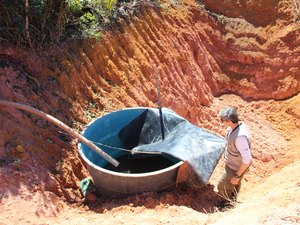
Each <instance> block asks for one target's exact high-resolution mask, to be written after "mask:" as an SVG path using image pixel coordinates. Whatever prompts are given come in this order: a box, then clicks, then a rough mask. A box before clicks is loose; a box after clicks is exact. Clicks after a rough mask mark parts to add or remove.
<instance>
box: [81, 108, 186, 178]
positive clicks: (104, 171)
mask: <svg viewBox="0 0 300 225" xmlns="http://www.w3.org/2000/svg"><path fill="white" fill-rule="evenodd" d="M132 109H154V108H153V107H129V108H123V109H118V110H115V111H112V112H109V113H115V112H118V111H123V110H132ZM109 113H106V114H103V115H101V116H99V117H97V118H95V119H94V120H92V121H91V122H89V123H88V124H87V125H86V126H85V128H84V129H83V130H82V132H81V134H82V135H84V133H85V131H86V129H87V127H88V126H90V125H91V124H92V123H94V122H95V121H96V120H98V119H101V118H102V117H104V116H106V115H108V114H109ZM81 145H82V143H80V142H79V143H78V145H77V147H78V149H79V154H80V156H81V157H82V158H83V160H84V161H85V162H86V163H87V164H88V165H89V166H90V167H92V168H94V169H96V170H99V171H101V172H103V173H107V174H111V175H115V176H120V177H144V176H155V175H157V174H161V173H165V172H168V171H171V170H173V169H175V168H177V167H180V166H181V165H182V164H183V161H182V160H181V161H179V162H177V163H175V164H174V165H172V166H169V167H167V168H164V169H161V170H156V171H152V172H147V173H133V174H127V173H119V172H115V171H111V170H107V169H104V168H103V167H100V166H97V165H95V164H94V163H92V162H91V161H90V160H89V159H88V158H87V157H85V155H84V154H83V153H82V150H81V149H82V148H81Z"/></svg>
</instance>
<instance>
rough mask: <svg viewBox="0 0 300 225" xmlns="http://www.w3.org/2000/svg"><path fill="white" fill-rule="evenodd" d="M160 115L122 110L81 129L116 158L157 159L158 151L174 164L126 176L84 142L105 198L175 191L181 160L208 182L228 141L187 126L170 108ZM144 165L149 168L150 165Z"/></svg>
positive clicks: (154, 111)
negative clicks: (147, 192)
mask: <svg viewBox="0 0 300 225" xmlns="http://www.w3.org/2000/svg"><path fill="white" fill-rule="evenodd" d="M161 112H162V119H163V120H162V121H163V123H162V122H161V117H160V112H159V110H158V109H154V108H128V109H123V110H119V111H115V112H111V113H109V114H106V115H104V116H102V117H100V118H98V119H97V120H95V121H93V122H92V123H90V124H89V125H88V126H87V127H86V129H85V130H84V131H83V135H84V136H85V137H86V138H88V139H89V140H91V141H93V142H96V143H101V145H99V147H100V148H101V149H102V150H103V151H105V152H106V153H108V154H109V155H111V156H112V157H113V158H116V159H117V160H118V159H120V157H122V156H124V155H125V157H128V158H130V159H136V160H137V161H139V160H141V161H142V160H144V159H145V158H147V157H149V158H151V157H152V158H153V157H154V158H155V157H156V156H157V154H155V153H158V154H159V155H161V156H163V157H165V158H167V159H168V160H169V161H170V162H171V164H168V165H166V166H165V167H164V166H163V167H158V169H157V170H154V171H151V170H149V171H148V170H147V169H145V171H146V172H141V173H140V172H138V173H132V172H130V173H126V171H125V172H124V170H121V169H120V171H121V172H119V171H118V168H117V169H116V170H115V169H113V168H112V167H109V166H108V165H107V164H108V162H107V161H106V160H105V159H103V158H102V157H101V156H100V155H98V154H97V153H96V152H94V151H93V150H91V149H90V148H89V147H87V146H86V145H84V144H81V143H80V144H79V152H80V154H81V156H82V158H83V159H84V160H85V161H86V163H87V168H88V170H89V172H90V174H91V176H92V177H93V180H94V182H95V185H96V187H97V189H98V191H99V192H100V193H101V194H103V195H106V196H126V195H130V194H135V193H141V192H146V191H161V190H168V189H171V188H174V187H175V184H176V178H177V174H178V169H179V167H180V166H181V165H182V164H183V161H187V162H188V164H189V166H190V167H191V168H192V170H193V172H194V173H195V174H196V176H197V178H198V179H199V180H200V181H201V182H202V183H207V182H208V180H209V178H210V176H211V174H212V172H213V170H214V168H215V166H216V164H217V162H218V160H219V158H220V156H221V154H222V153H223V151H224V146H225V140H224V139H223V138H221V137H219V136H217V135H215V134H213V133H211V132H209V131H207V130H204V129H201V128H199V127H197V126H195V125H193V124H191V123H189V122H188V121H187V120H185V119H184V118H182V117H180V116H179V115H177V114H176V113H175V112H174V111H172V110H170V109H167V108H163V109H162V111H161ZM162 127H163V133H164V137H165V138H164V140H162ZM122 149H128V151H124V150H122ZM150 153H151V154H150ZM164 163H165V162H162V163H161V164H164ZM151 164H152V162H151ZM122 165H123V162H120V165H119V166H118V167H120V168H122ZM142 166H145V167H146V164H145V165H142ZM160 166H162V165H160Z"/></svg>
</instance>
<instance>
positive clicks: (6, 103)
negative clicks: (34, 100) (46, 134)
mask: <svg viewBox="0 0 300 225" xmlns="http://www.w3.org/2000/svg"><path fill="white" fill-rule="evenodd" d="M1 105H2V106H9V107H15V108H18V109H22V110H25V111H27V112H30V113H33V114H35V115H37V116H40V117H42V118H44V119H46V120H48V121H49V122H51V123H54V124H55V125H56V126H58V127H60V128H62V129H63V130H65V131H66V132H68V133H69V134H70V135H72V136H73V137H75V138H77V139H78V140H79V141H81V142H82V143H84V144H86V145H87V146H89V147H90V148H91V149H93V150H94V151H95V152H97V153H98V154H99V155H101V156H102V157H103V158H104V159H106V160H107V161H108V162H110V163H111V164H112V165H114V166H115V167H117V166H118V165H119V162H118V161H117V160H115V159H114V158H112V157H111V156H110V155H108V154H107V153H105V152H104V151H103V150H101V149H100V148H98V147H97V146H96V145H94V144H93V143H92V142H91V141H89V140H88V139H86V138H85V137H84V136H82V135H81V134H79V133H77V132H76V131H75V130H73V129H72V128H71V127H69V126H67V125H66V124H64V123H63V122H61V121H60V120H58V119H56V118H54V117H53V116H51V115H49V114H47V113H44V112H42V111H40V110H37V109H35V108H32V107H30V106H26V105H23V104H20V103H16V102H10V101H4V100H0V106H1Z"/></svg>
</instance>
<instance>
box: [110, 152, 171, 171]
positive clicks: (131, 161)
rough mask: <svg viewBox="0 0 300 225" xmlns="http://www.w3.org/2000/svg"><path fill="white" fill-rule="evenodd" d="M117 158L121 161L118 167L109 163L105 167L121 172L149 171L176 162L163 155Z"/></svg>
mask: <svg viewBox="0 0 300 225" xmlns="http://www.w3.org/2000/svg"><path fill="white" fill-rule="evenodd" d="M116 160H117V161H118V162H119V163H120V164H119V166H118V167H115V166H113V165H111V164H110V163H108V164H107V165H106V166H105V167H104V169H107V170H110V171H115V172H120V173H147V172H153V171H157V170H161V169H165V168H167V167H170V166H172V165H174V164H175V163H174V162H172V161H171V160H169V159H168V158H166V157H164V156H161V155H154V156H153V155H150V156H142V157H140V156H131V155H123V156H120V157H118V158H116Z"/></svg>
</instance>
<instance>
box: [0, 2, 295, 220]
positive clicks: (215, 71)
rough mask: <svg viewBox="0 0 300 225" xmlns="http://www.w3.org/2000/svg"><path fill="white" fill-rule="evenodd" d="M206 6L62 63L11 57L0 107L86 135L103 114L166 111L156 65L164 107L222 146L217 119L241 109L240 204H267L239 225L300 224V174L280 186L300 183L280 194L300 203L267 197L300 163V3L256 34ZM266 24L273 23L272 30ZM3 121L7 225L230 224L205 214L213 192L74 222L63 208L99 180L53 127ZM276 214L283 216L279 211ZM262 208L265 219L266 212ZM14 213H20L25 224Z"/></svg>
mask: <svg viewBox="0 0 300 225" xmlns="http://www.w3.org/2000/svg"><path fill="white" fill-rule="evenodd" d="M165 2H166V3H168V1H165ZM178 2H179V1H178ZM202 2H210V4H209V5H207V7H206V8H207V9H209V10H212V11H209V10H208V11H207V10H202V8H201V7H199V6H198V5H197V3H196V1H192V0H188V1H182V2H181V1H180V4H178V5H177V6H176V7H173V6H172V4H171V3H170V4H167V5H166V8H167V9H168V10H165V11H160V12H158V11H157V10H156V11H155V10H152V9H147V8H146V9H143V11H142V13H141V15H140V17H139V18H136V19H134V18H133V19H132V20H131V21H130V22H128V23H125V22H124V24H123V25H124V28H123V30H122V32H107V33H103V37H102V39H101V41H100V42H97V43H94V42H92V43H91V42H89V41H88V42H86V43H80V44H78V43H77V44H76V43H73V44H71V45H69V46H67V47H62V48H61V50H59V51H57V52H56V51H55V50H53V48H51V49H49V50H45V53H46V54H45V55H42V56H41V55H38V54H36V53H35V52H33V51H30V50H26V49H21V48H17V47H16V48H14V47H9V48H7V46H1V51H0V53H1V63H0V72H1V76H0V85H1V88H0V93H1V98H2V99H5V100H11V101H18V102H22V103H24V104H27V105H31V106H35V107H38V108H40V109H41V110H43V111H45V112H47V113H49V114H51V115H54V116H56V117H57V118H59V119H60V120H62V121H64V122H66V123H67V124H69V125H72V126H73V128H75V129H78V130H80V131H81V130H82V129H83V127H85V125H86V124H87V123H88V122H89V121H90V119H91V117H92V118H94V117H95V115H96V116H97V117H98V116H101V115H103V114H105V113H107V112H111V111H113V110H117V109H121V108H125V107H136V106H149V107H154V106H156V99H157V96H156V87H155V77H154V76H153V74H154V73H153V64H154V63H155V64H156V65H157V66H158V72H159V74H160V78H161V84H162V89H161V95H162V105H164V106H167V107H170V108H172V109H173V110H174V111H176V112H177V113H178V114H180V115H181V116H183V117H185V118H187V119H189V120H190V121H192V122H193V123H195V124H197V125H199V126H201V127H205V128H206V129H209V130H212V131H214V132H216V133H218V134H222V135H225V134H224V130H225V128H224V127H221V126H220V124H219V122H218V121H217V120H216V118H217V112H218V110H219V109H220V108H222V107H225V106H228V105H231V106H237V107H238V108H239V110H240V111H239V112H240V115H242V117H243V120H245V121H246V122H247V124H248V125H249V127H250V129H251V130H252V135H253V145H252V147H253V157H254V160H255V162H254V164H253V166H252V168H251V170H250V171H249V173H248V174H247V176H246V184H245V185H244V187H245V189H244V190H243V192H241V197H242V199H244V200H247V201H248V202H249V201H251V199H252V198H253V196H254V195H256V196H257V199H258V200H257V204H255V202H252V203H251V204H252V205H250V206H249V205H248V206H247V205H242V207H244V208H246V209H247V210H244V208H243V210H241V211H240V212H238V213H236V214H235V211H232V212H230V215H233V219H236V218H237V217H238V218H244V219H245V220H247V219H250V217H251V219H253V220H254V223H252V224H260V222H261V221H264V220H265V219H266V218H268V219H269V220H270V221H271V222H270V223H269V224H280V223H283V220H280V219H282V218H283V219H284V218H290V219H291V220H292V217H291V215H295V218H296V219H294V221H298V222H299V219H298V220H297V216H298V218H299V208H287V209H289V211H288V212H287V213H286V214H284V213H285V211H284V210H283V209H285V208H281V207H282V206H290V205H291V202H293V203H294V202H297V199H296V198H295V196H297V195H296V194H297V193H299V181H293V182H294V183H290V182H286V181H287V180H288V179H287V178H288V176H291V177H290V178H292V177H296V178H297V177H298V175H297V172H294V173H291V172H287V173H285V174H284V175H283V176H284V177H274V180H276V181H277V182H278V183H280V184H286V183H288V185H292V184H293V186H287V187H286V188H285V189H284V191H283V192H282V193H285V194H288V193H290V194H291V195H290V196H289V198H286V200H284V199H283V197H281V196H280V195H277V194H276V193H280V192H273V191H277V187H278V186H280V185H277V184H276V182H274V181H272V180H271V181H270V182H269V183H266V185H269V186H265V187H262V188H260V186H259V185H260V184H262V183H264V182H265V181H266V179H267V178H268V177H269V176H270V175H272V174H273V175H274V174H275V175H276V173H277V172H279V171H280V169H282V168H283V167H285V166H287V165H289V164H291V163H292V162H294V161H297V160H299V149H300V144H299V137H300V134H299V127H300V125H299V124H300V122H299V118H300V115H299V102H300V101H299V99H300V96H299V94H298V93H299V90H300V82H299V71H300V70H299V68H300V57H299V55H300V54H299V52H300V50H299V43H300V38H299V37H300V36H299V32H300V31H299V22H298V21H299V10H298V8H299V3H298V1H288V0H281V1H273V2H274V3H276V4H277V3H278V7H276V8H272V10H278V13H279V14H280V15H279V17H278V19H277V20H273V19H272V20H268V19H267V18H262V17H268V16H269V15H270V14H269V13H261V14H259V17H255V20H257V21H263V22H264V24H257V23H256V26H254V25H253V24H251V23H248V22H247V21H250V22H251V21H252V20H251V19H253V18H250V19H248V20H247V21H246V20H245V19H243V18H242V16H241V15H237V16H234V17H235V18H231V17H230V16H233V15H232V14H231V13H233V12H234V13H235V12H237V10H235V9H232V10H229V12H228V10H227V8H223V10H224V11H223V12H221V13H223V15H225V16H222V15H219V14H217V13H220V11H219V10H215V9H216V7H217V8H219V6H220V3H222V4H223V3H224V1H202ZM240 2H241V1H240ZM243 2H244V3H247V2H248V3H249V4H250V3H251V4H254V3H253V1H243ZM260 2H263V1H260ZM264 2H265V4H266V5H262V6H261V7H260V6H259V5H257V7H259V9H260V10H263V9H264V8H269V7H267V1H264ZM212 4H215V5H212ZM224 4H230V3H228V2H226V3H224ZM248 8H249V7H246V6H245V7H244V9H248ZM214 10H215V13H214V12H213V11H214ZM226 10H227V11H226ZM253 10H255V9H253ZM225 11H226V12H225ZM246 11H247V10H244V12H242V13H241V14H243V13H246ZM228 13H229V14H228ZM252 15H256V13H255V12H253V13H252ZM273 15H274V14H273ZM226 16H229V17H226ZM248 18H249V17H248ZM272 18H273V16H272ZM261 19H263V20H261ZM267 22H271V23H270V24H269V25H267V26H265V23H267ZM259 25H264V26H261V27H259ZM63 53H66V54H65V55H64V54H63ZM3 59H5V60H4V61H5V63H2V62H3ZM253 100H255V101H253ZM0 122H1V130H0V133H1V139H0V147H1V148H0V157H1V159H0V166H1V174H0V176H1V180H2V181H3V182H2V183H1V187H0V190H1V211H2V212H3V217H2V219H3V220H2V222H3V223H4V224H17V223H20V222H24V221H30V222H28V223H30V224H41V223H45V224H47V223H53V224H54V223H57V217H59V221H60V222H61V224H70V218H72V222H74V223H76V222H77V223H78V224H79V223H82V219H83V218H82V215H83V214H85V215H86V216H87V217H88V221H89V222H90V223H97V222H99V218H101V219H102V220H103V221H104V220H105V221H109V222H110V224H118V223H119V224H120V223H124V216H123V215H124V214H126V216H127V217H126V221H130V220H132V221H135V222H137V223H143V222H144V221H145V220H147V219H149V218H151V219H155V220H154V222H153V223H156V224H157V223H164V222H166V221H167V222H168V223H172V224H180V223H181V224H185V223H189V224H199V223H201V222H203V224H209V223H210V222H211V221H216V220H218V221H220V223H219V224H222V222H224V220H223V218H222V217H219V218H216V219H214V218H212V217H211V216H210V215H208V214H204V213H202V212H204V211H205V212H210V209H211V207H213V203H212V202H213V197H212V195H211V193H212V192H213V190H211V187H210V189H209V188H207V190H208V189H209V190H208V191H207V192H205V190H201V191H197V192H189V191H185V192H180V194H178V193H177V192H169V193H166V194H164V195H160V196H158V195H155V194H153V195H148V196H150V197H149V198H147V195H143V194H142V195H139V196H138V197H136V198H129V199H128V200H126V201H112V202H111V201H109V202H105V200H103V199H102V198H99V199H98V202H97V204H98V205H97V204H96V206H95V207H94V208H93V209H94V211H93V212H92V211H90V212H89V214H86V211H84V210H83V211H82V212H83V214H82V213H78V211H72V209H71V208H70V207H69V206H66V205H64V202H76V203H79V202H81V199H82V196H81V194H80V191H79V187H78V182H79V181H80V180H81V179H83V178H85V177H87V176H89V175H90V174H89V172H88V171H87V170H86V168H85V167H84V163H83V162H82V160H80V155H79V154H78V152H77V146H76V144H75V143H74V142H72V141H71V140H70V138H65V137H63V134H61V133H59V132H58V130H57V128H55V127H53V126H52V125H49V124H47V123H45V122H44V121H41V120H39V119H38V118H34V117H31V116H29V115H28V114H25V113H20V112H18V111H16V110H11V109H6V108H5V109H1V114H0ZM45 137H46V138H45ZM61 137H62V138H61ZM120 157H121V156H120ZM87 164H88V163H87ZM291 166H292V164H291ZM103 169H104V168H103ZM222 169H223V168H222V165H220V168H216V171H215V172H216V173H215V174H214V175H213V176H212V178H211V180H210V183H211V184H213V185H214V184H216V183H217V179H218V178H219V176H220V175H221V173H222ZM298 171H299V170H298ZM111 173H116V172H115V171H111ZM119 174H122V175H126V174H124V173H119ZM129 175H132V176H133V175H134V174H129ZM255 187H256V188H255ZM251 190H253V192H254V194H252V193H251ZM262 190H264V191H262ZM293 190H295V193H293V192H292V191H293ZM275 194H276V195H275ZM276 196H279V197H278V198H277V197H276ZM266 198H267V200H266ZM28 199H31V200H30V201H28ZM195 199H196V200H195ZM298 199H299V198H298ZM262 202H266V204H265V205H263V204H261V203H262ZM140 205H143V207H144V208H143V210H142V211H143V212H141V210H139V206H140ZM270 206H274V207H277V208H278V209H277V211H276V210H275V209H274V212H273V211H270V209H271V208H270ZM154 208H155V214H152V213H153V209H154ZM165 208H167V213H166V216H165V217H164V214H163V212H164V210H165ZM203 208H204V209H205V210H204V211H203ZM258 208H259V209H262V210H259V212H258V211H257V209H258ZM16 209H22V212H23V214H18V213H16ZM178 209H179V210H178ZM191 209H194V210H191ZM297 210H298V211H297ZM99 212H100V213H99ZM157 212H160V213H161V214H159V213H157ZM179 212H183V213H179ZM266 212H267V213H266ZM243 213H245V214H243ZM297 213H298V214H297ZM137 214H139V217H138V218H137V217H136V215H137ZM158 214H159V215H160V216H157V215H158ZM246 214H247V215H246ZM120 215H122V216H120ZM224 215H226V214H224ZM230 215H229V217H230ZM241 215H243V216H241ZM156 217H157V218H156ZM255 219H256V220H255ZM200 221H201V222H200ZM235 222H236V221H235ZM285 222H286V221H285ZM233 223H234V222H232V223H227V224H233ZM295 223H296V222H295Z"/></svg>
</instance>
